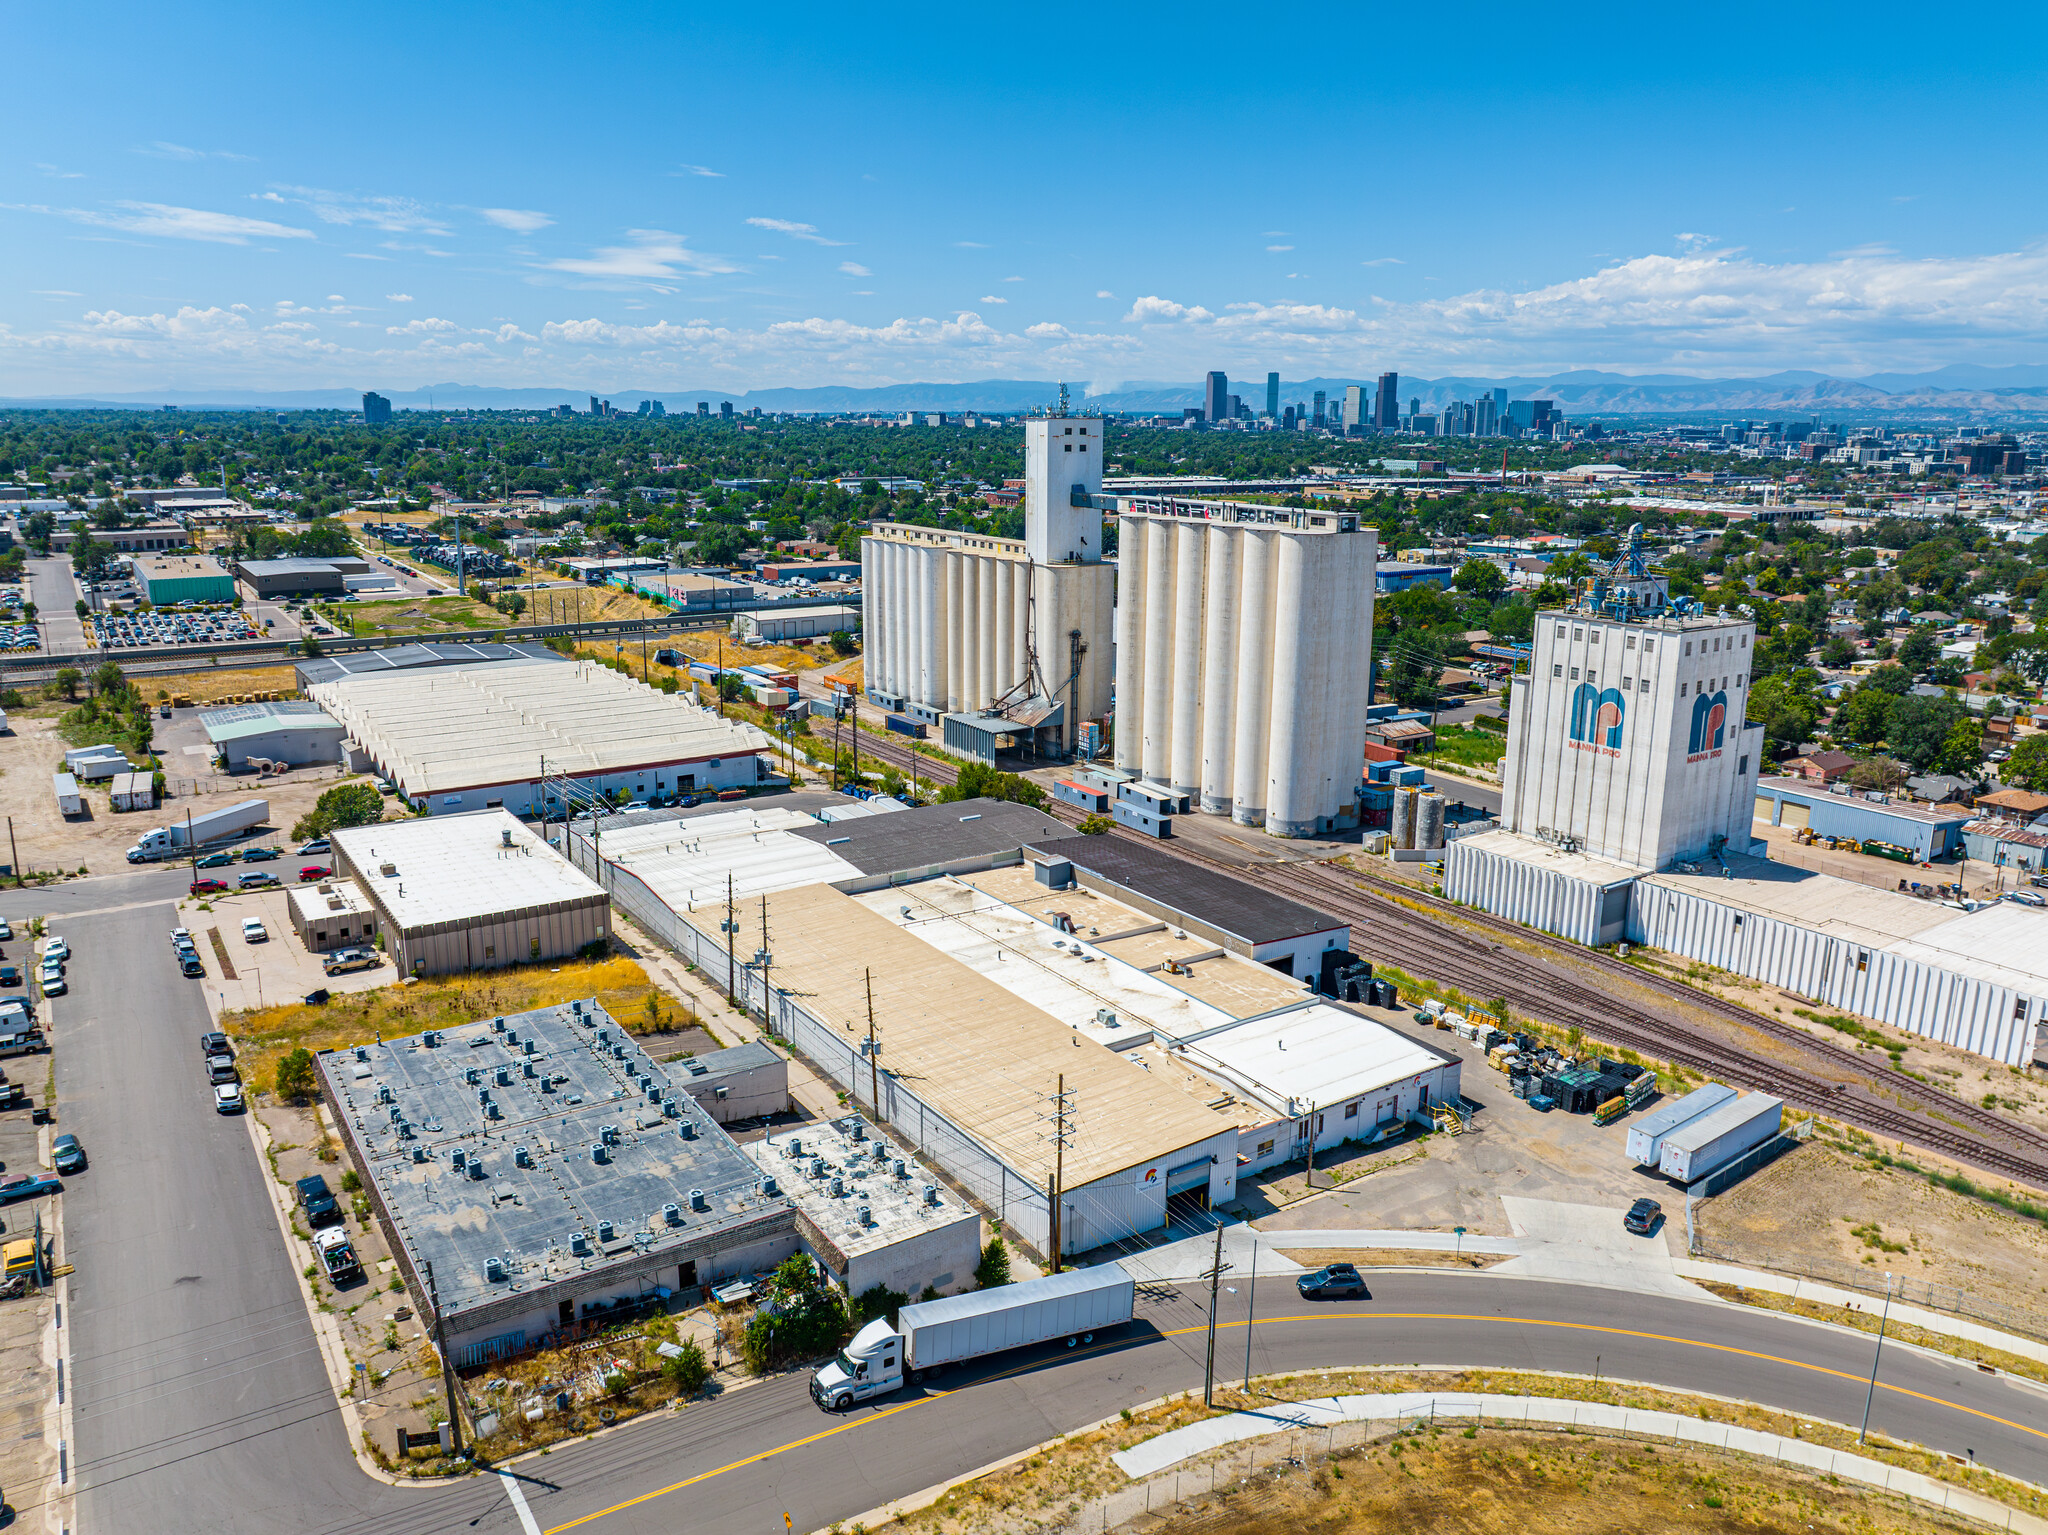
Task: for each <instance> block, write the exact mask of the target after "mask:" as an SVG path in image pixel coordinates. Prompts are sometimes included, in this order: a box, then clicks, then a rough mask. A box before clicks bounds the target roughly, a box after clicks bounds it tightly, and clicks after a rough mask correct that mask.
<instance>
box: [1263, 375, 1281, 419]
mask: <svg viewBox="0 0 2048 1535" xmlns="http://www.w3.org/2000/svg"><path fill="white" fill-rule="evenodd" d="M1266 414H1267V415H1268V416H1269V417H1271V418H1272V419H1273V420H1275V421H1278V420H1279V419H1280V375H1279V374H1277V373H1268V374H1267V375H1266Z"/></svg>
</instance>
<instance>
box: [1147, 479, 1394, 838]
mask: <svg viewBox="0 0 2048 1535" xmlns="http://www.w3.org/2000/svg"><path fill="white" fill-rule="evenodd" d="M1376 546H1377V536H1376V534H1375V532H1374V530H1373V529H1372V528H1371V527H1370V526H1361V525H1360V523H1359V522H1358V519H1357V518H1356V517H1355V516H1352V515H1350V514H1343V513H1337V512H1313V511H1299V510H1294V509H1290V508H1285V507H1268V506H1256V505H1252V504H1249V503H1240V502H1190V501H1178V500H1173V501H1166V500H1160V501H1153V500H1149V499H1141V498H1131V499H1128V500H1126V501H1124V502H1123V503H1122V504H1121V506H1120V508H1119V528H1118V550H1117V553H1118V562H1119V567H1120V570H1119V576H1118V601H1117V664H1116V707H1117V729H1116V764H1117V766H1118V767H1121V768H1126V769H1128V770H1130V771H1133V772H1136V773H1138V774H1140V775H1141V776H1142V777H1144V778H1146V779H1148V780H1150V781H1152V782H1154V783H1160V784H1165V785H1167V786H1168V787H1170V788H1171V789H1173V790H1174V792H1176V793H1181V794H1186V795H1188V796H1190V798H1191V799H1194V800H1195V801H1196V802H1197V803H1199V805H1200V807H1201V809H1202V810H1203V811H1204V812H1206V813H1208V814H1210V815H1228V816H1230V817H1231V818H1232V819H1233V820H1235V821H1236V822H1237V823H1238V824H1239V825H1242V826H1263V827H1264V828H1265V829H1266V830H1267V831H1268V832H1270V833H1272V834H1273V835H1275V836H1283V837H1303V836H1313V835H1315V834H1316V833H1318V832H1322V831H1328V830H1331V829H1333V828H1334V827H1335V825H1336V823H1337V820H1338V818H1339V817H1340V816H1343V817H1348V816H1349V815H1350V813H1351V812H1352V810H1353V808H1354V807H1355V804H1356V801H1357V795H1358V783H1359V777H1360V772H1361V764H1362V762H1363V758H1364V745H1365V725H1366V709H1367V705H1368V704H1369V702H1370V690H1371V681H1370V679H1371V674H1372V603H1373V572H1374V564H1375V556H1376Z"/></svg>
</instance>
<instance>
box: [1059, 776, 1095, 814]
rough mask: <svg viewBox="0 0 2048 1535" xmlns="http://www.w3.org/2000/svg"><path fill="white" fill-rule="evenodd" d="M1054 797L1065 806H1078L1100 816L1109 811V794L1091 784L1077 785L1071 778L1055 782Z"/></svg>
mask: <svg viewBox="0 0 2048 1535" xmlns="http://www.w3.org/2000/svg"><path fill="white" fill-rule="evenodd" d="M1052 797H1053V798H1054V799H1056V800H1058V801H1059V802H1060V803H1061V804H1064V805H1078V806H1079V807H1080V808H1081V809H1083V810H1092V811H1094V812H1095V813H1096V814H1098V815H1100V814H1101V813H1102V812H1104V811H1106V810H1108V809H1109V794H1108V792H1107V791H1106V790H1104V789H1100V788H1097V787H1094V786H1092V785H1089V784H1081V783H1075V782H1074V781H1073V780H1072V779H1070V778H1056V779H1054V780H1053V785H1052Z"/></svg>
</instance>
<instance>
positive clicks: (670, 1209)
mask: <svg viewBox="0 0 2048 1535" xmlns="http://www.w3.org/2000/svg"><path fill="white" fill-rule="evenodd" d="M661 1218H662V1219H663V1220H665V1221H667V1222H668V1223H669V1224H670V1225H671V1226H680V1225H682V1223H683V1207H682V1206H681V1205H679V1204H676V1203H674V1202H673V1201H671V1202H670V1203H668V1204H665V1205H663V1206H662V1207H661Z"/></svg>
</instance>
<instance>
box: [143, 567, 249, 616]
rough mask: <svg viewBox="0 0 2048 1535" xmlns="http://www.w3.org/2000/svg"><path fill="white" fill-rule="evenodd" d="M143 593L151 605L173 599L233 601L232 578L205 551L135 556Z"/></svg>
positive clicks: (178, 600) (181, 600)
mask: <svg viewBox="0 0 2048 1535" xmlns="http://www.w3.org/2000/svg"><path fill="white" fill-rule="evenodd" d="M135 573H136V575H137V576H138V577H139V578H140V579H141V581H142V595H143V596H144V597H145V598H146V599H147V600H148V601H149V602H150V604H151V605H152V606H154V607H159V608H160V607H164V606H166V605H167V604H170V603H173V602H233V601H234V600H235V578H234V577H233V576H231V575H229V574H228V573H227V571H226V570H225V569H224V568H223V567H222V565H221V563H220V561H219V560H216V559H212V558H210V557H209V556H207V555H204V554H159V555H147V556H146V555H137V556H136V558H135Z"/></svg>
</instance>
